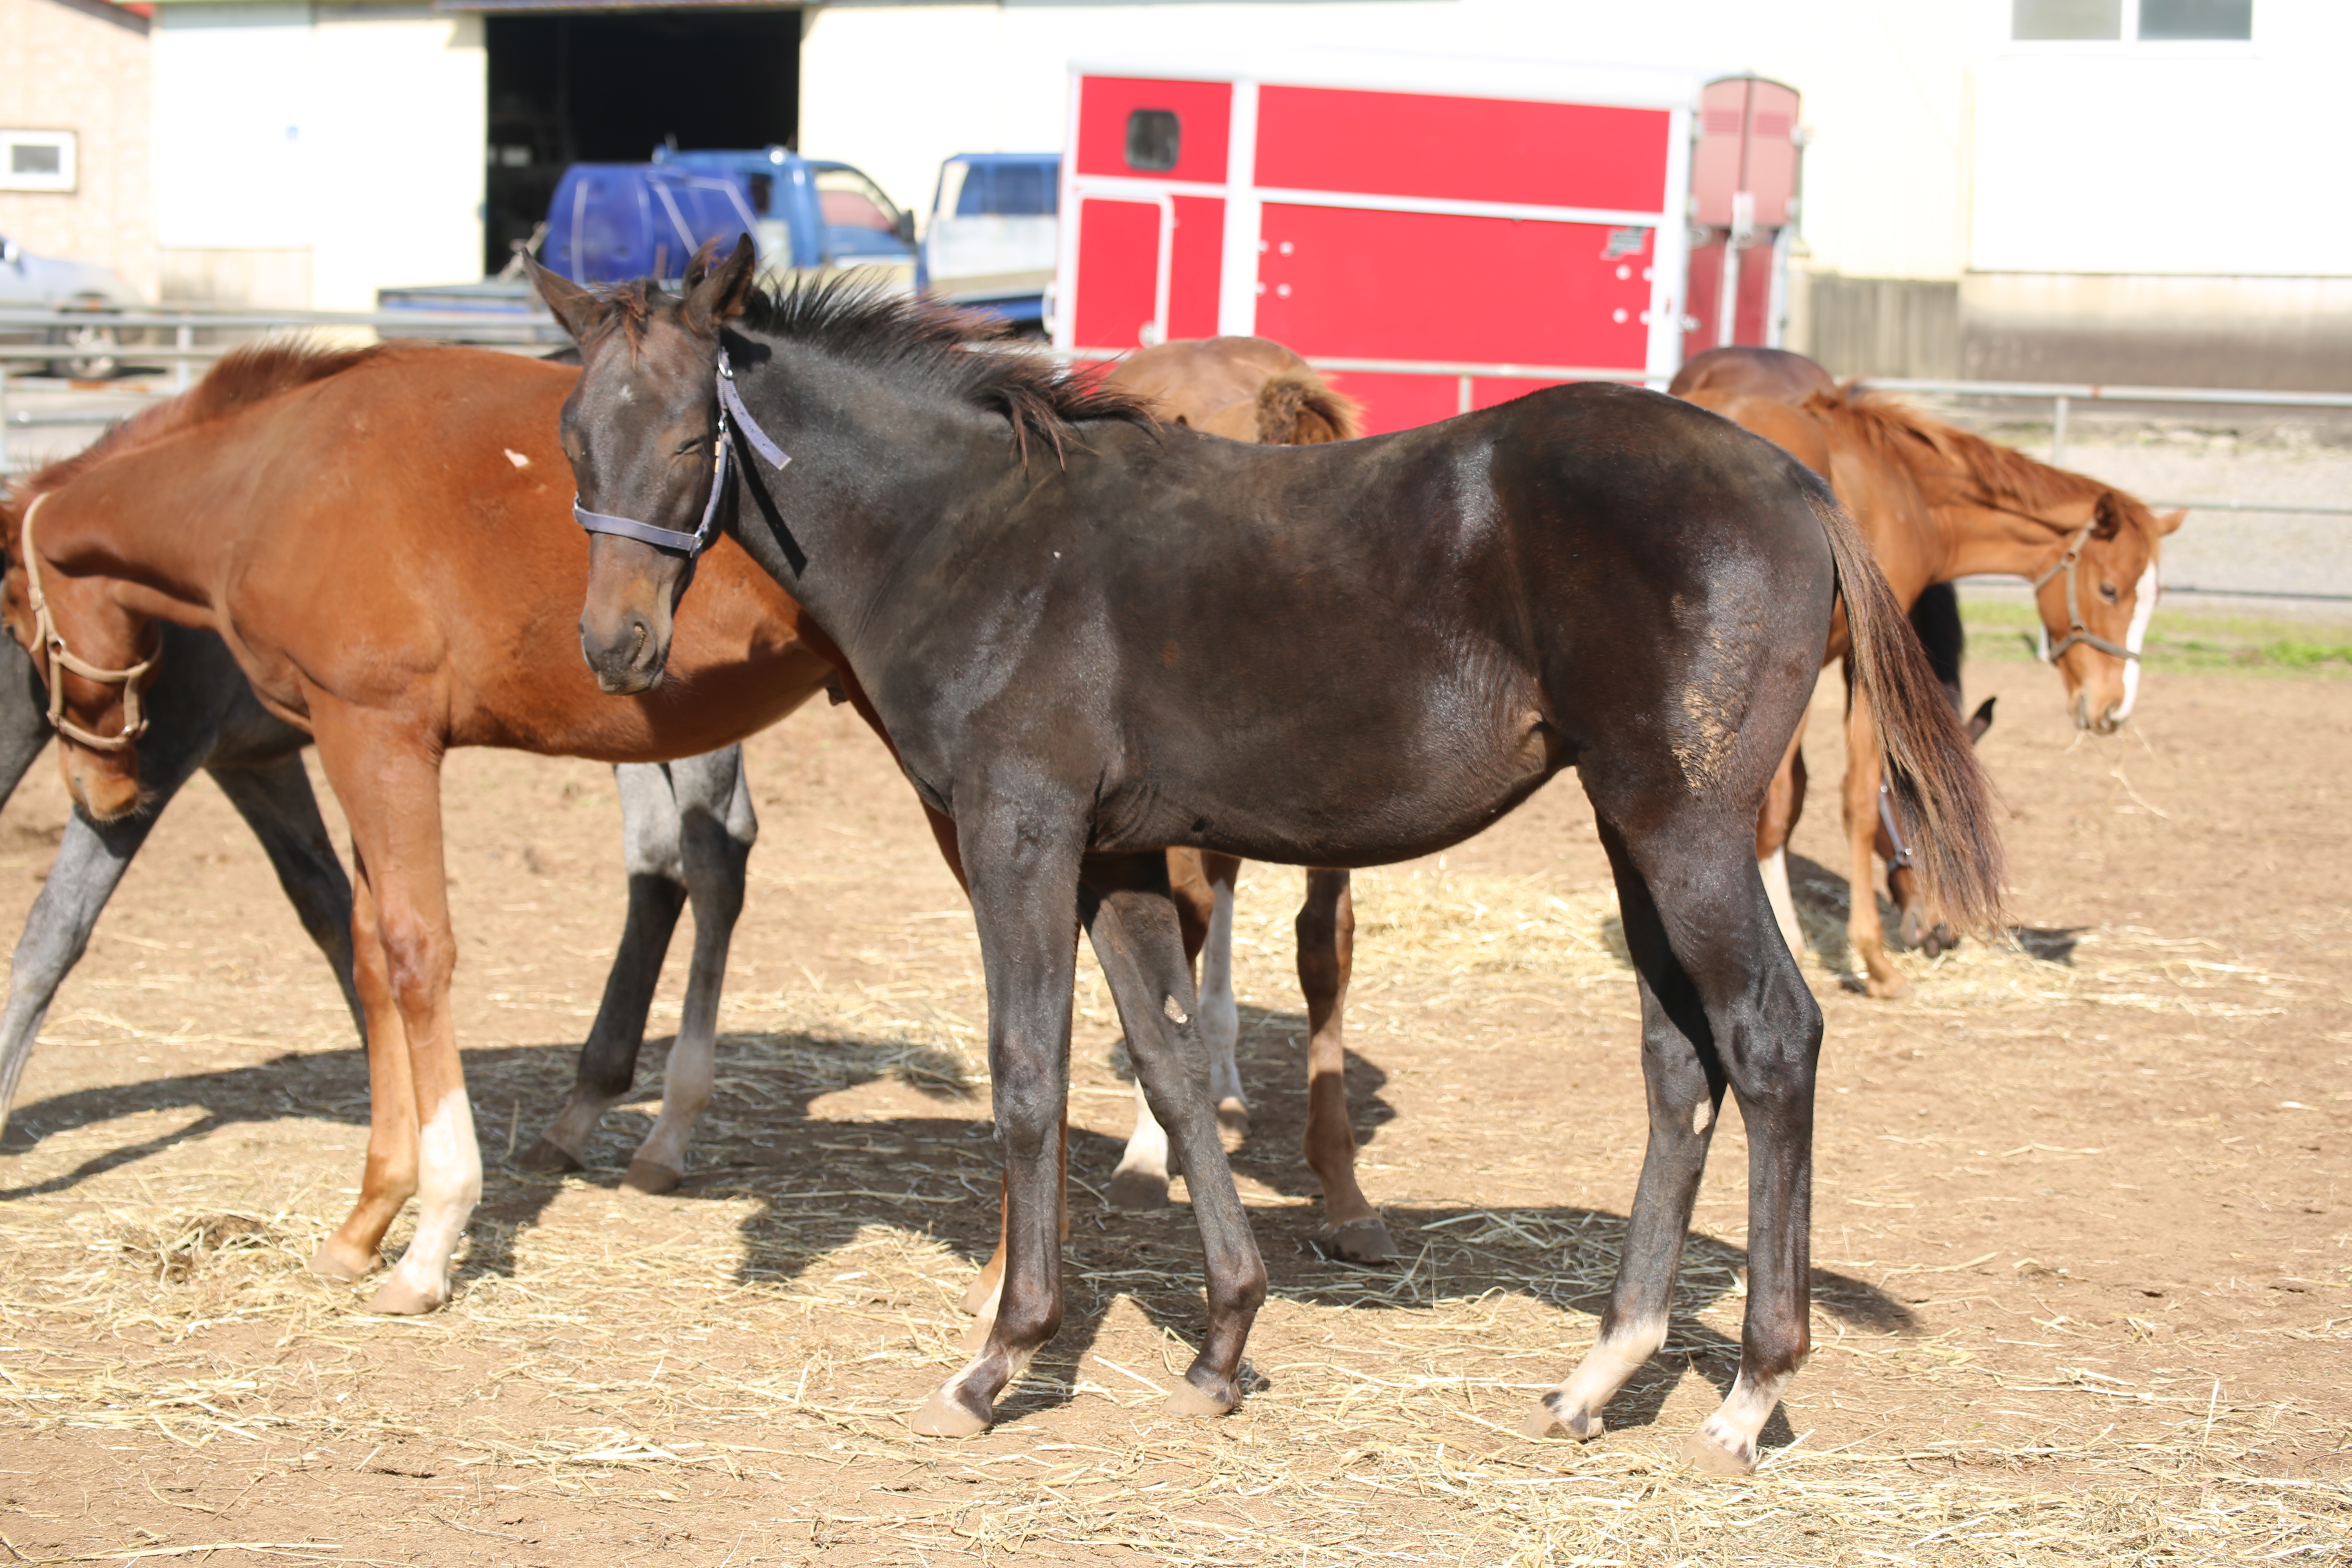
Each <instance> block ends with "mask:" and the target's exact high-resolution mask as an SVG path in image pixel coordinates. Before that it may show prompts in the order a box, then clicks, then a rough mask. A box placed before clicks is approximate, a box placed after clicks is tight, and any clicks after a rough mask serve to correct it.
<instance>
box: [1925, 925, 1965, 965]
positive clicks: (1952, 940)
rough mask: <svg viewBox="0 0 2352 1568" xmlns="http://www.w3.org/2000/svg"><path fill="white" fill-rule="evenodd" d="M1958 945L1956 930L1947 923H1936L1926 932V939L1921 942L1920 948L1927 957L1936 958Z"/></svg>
mask: <svg viewBox="0 0 2352 1568" xmlns="http://www.w3.org/2000/svg"><path fill="white" fill-rule="evenodd" d="M1959 945H1960V939H1959V935H1958V932H1956V931H1953V930H1952V928H1951V927H1949V926H1948V925H1937V927H1936V928H1935V929H1934V930H1933V931H1929V932H1928V933H1927V941H1926V942H1924V943H1922V944H1921V949H1920V950H1921V951H1922V952H1925V953H1927V956H1928V957H1930V958H1936V957H1939V956H1941V955H1942V954H1944V953H1947V952H1951V951H1952V950H1953V949H1954V948H1957V947H1958V946H1959Z"/></svg>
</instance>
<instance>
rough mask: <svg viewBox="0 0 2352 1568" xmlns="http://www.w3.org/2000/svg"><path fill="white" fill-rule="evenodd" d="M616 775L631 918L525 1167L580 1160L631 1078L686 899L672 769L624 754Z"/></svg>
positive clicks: (566, 1167) (551, 1167) (564, 1167)
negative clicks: (562, 1093)
mask: <svg viewBox="0 0 2352 1568" xmlns="http://www.w3.org/2000/svg"><path fill="white" fill-rule="evenodd" d="M613 781H614V783H615V784H618V785H619V786H620V790H621V848H622V858H623V862H624V864H625V866H626V867H627V868H628V875H629V911H628V917H627V919H626V920H625V921H624V922H623V924H622V927H621V945H620V948H619V949H618V951H616V952H614V954H613V968H612V971H611V973H608V974H607V975H605V977H604V1001H603V1003H602V1004H601V1005H598V1007H597V1009H596V1021H595V1023H594V1024H593V1025H591V1026H589V1029H588V1038H587V1040H586V1042H585V1043H583V1045H582V1046H581V1047H580V1062H579V1066H578V1067H577V1068H575V1069H574V1072H573V1077H572V1095H571V1098H570V1099H568V1100H565V1101H564V1102H563V1109H562V1110H559V1111H557V1112H556V1113H555V1120H554V1121H551V1122H550V1123H549V1124H548V1128H547V1131H546V1132H544V1133H543V1134H541V1137H540V1139H539V1142H536V1143H533V1144H532V1145H531V1146H530V1149H529V1150H527V1151H525V1152H524V1153H523V1155H522V1158H521V1160H520V1162H519V1163H520V1164H521V1165H522V1167H523V1168H524V1169H525V1170H530V1171H577V1170H579V1169H581V1167H582V1166H583V1164H585V1163H586V1162H587V1156H588V1142H589V1140H590V1139H592V1138H593V1137H594V1136H595V1135H596V1124H597V1123H598V1122H599V1121H603V1120H604V1113H605V1112H606V1111H608V1110H612V1109H613V1107H614V1106H615V1105H618V1104H619V1103H620V1102H621V1100H622V1097H624V1096H625V1095H626V1094H627V1093H628V1092H629V1088H630V1086H631V1085H632V1084H634V1083H635V1082H636V1078H637V1052H638V1051H639V1049H640V1048H642V1047H643V1046H644V1045H645V1039H646V1015H647V1014H648V1013H650V1012H651V1011H652V1010H653V1005H654V988H655V986H656V985H657V984H660V982H661V972H662V961H663V960H664V959H665V958H667V956H668V955H669V940H670V937H671V936H672V935H673V934H674V933H675V932H676V931H677V917H678V915H679V914H680V913H681V912H682V911H683V910H685V908H686V900H687V881H686V858H685V851H684V849H683V848H682V847H681V846H680V842H679V829H678V806H677V794H676V792H675V791H674V789H673V788H672V786H671V783H670V773H669V769H668V768H667V767H666V766H664V765H662V764H660V763H623V764H621V765H620V766H618V767H615V768H614V770H613Z"/></svg>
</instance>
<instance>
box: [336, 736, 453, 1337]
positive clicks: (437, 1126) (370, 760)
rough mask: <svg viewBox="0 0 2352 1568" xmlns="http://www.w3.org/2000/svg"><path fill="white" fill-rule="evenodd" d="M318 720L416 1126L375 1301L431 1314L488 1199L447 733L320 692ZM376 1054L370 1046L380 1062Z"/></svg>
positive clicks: (381, 1308)
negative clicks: (408, 1176)
mask: <svg viewBox="0 0 2352 1568" xmlns="http://www.w3.org/2000/svg"><path fill="white" fill-rule="evenodd" d="M311 718H312V722H313V724H314V726H315V727H316V732H317V736H318V742H319V758H320V762H322V763H325V764H326V769H327V776H328V777H329V778H330V779H331V780H332V781H333V783H334V786H335V795H336V797H337V798H338V799H340V800H341V802H342V804H343V812H344V815H345V816H347V817H348V818H349V819H350V821H351V825H352V842H353V843H354V844H355V845H356V846H357V847H358V853H357V856H356V858H357V859H358V861H359V863H360V867H361V879H362V883H363V884H364V887H365V893H366V897H365V899H364V900H354V902H355V904H356V903H359V902H366V903H369V904H372V905H373V909H374V911H375V929H376V937H377V940H378V942H380V943H381V944H382V952H383V973H384V978H385V981H386V982H387V983H388V986H389V989H390V992H391V997H392V1003H393V1005H394V1008H395V1009H396V1010H397V1012H398V1015H399V1017H400V1023H401V1030H402V1031H404V1034H405V1040H404V1044H405V1045H406V1047H407V1050H406V1056H407V1066H408V1075H409V1081H410V1088H411V1098H410V1106H411V1110H410V1114H411V1115H412V1116H413V1117H414V1118H415V1128H416V1134H415V1156H414V1157H415V1162H416V1167H415V1168H416V1197H417V1218H416V1234H415V1236H414V1237H412V1238H411V1239H410V1241H409V1244H408V1250H407V1251H406V1252H405V1253H404V1254H403V1255H402V1257H401V1259H400V1261H399V1262H398V1263H397V1264H396V1265H394V1268H393V1270H392V1273H391V1275H390V1277H389V1278H387V1279H385V1280H384V1282H383V1285H382V1286H381V1287H380V1288H379V1289H377V1290H376V1293H375V1298H374V1300H372V1301H371V1302H369V1304H368V1306H369V1310H371V1311H376V1312H400V1313H412V1312H429V1311H431V1310H433V1309H435V1308H436V1307H438V1306H440V1305H441V1304H442V1303H443V1302H444V1301H446V1300H448V1299H449V1260H450V1255H451V1254H452V1253H453V1252H454V1251H455V1250H456V1248H457V1241H458V1238H459V1237H461V1236H463V1235H464V1234H465V1229H466V1222H467V1219H468V1218H469V1217H470V1216H471V1215H472V1214H473V1212H474V1205H476V1204H477V1203H478V1202H479V1201H480V1200H481V1195H482V1151H481V1147H480V1145H479V1144H478V1142H476V1140H475V1137H474V1111H473V1107H472V1105H471V1104H470V1103H469V1102H468V1101H467V1098H466V1077H465V1069H464V1068H463V1066H462V1065H461V1064H460V1063H459V1061H458V1058H457V1033H456V1029H455V1026H454V1024H453V1022H452V1019H451V1017H450V1011H449V979H450V976H451V974H452V973H454V972H455V970H456V968H457V941H456V938H455V937H454V935H453V934H452V933H451V931H450V929H449V901H448V884H447V882H446V872H445V871H444V869H443V862H442V840H441V751H440V747H439V745H438V744H437V737H436V736H435V735H433V734H432V733H431V732H430V731H425V730H424V729H422V728H421V727H419V726H416V725H415V724H414V723H412V722H411V721H408V720H407V718H406V716H405V715H400V714H391V713H379V712H373V711H369V710H359V709H352V708H348V707H345V706H344V705H342V704H341V703H337V702H334V701H332V700H319V699H316V698H314V699H313V701H312V706H311ZM354 934H355V935H356V934H357V933H356V932H354ZM363 994H364V993H363ZM371 1023H373V1019H371ZM374 1034H375V1032H374V1030H373V1028H371V1029H370V1031H369V1037H370V1040H371V1043H373V1039H374ZM400 1039H401V1036H400V1032H394V1041H395V1042H396V1043H397V1042H400ZM376 1054H377V1053H376V1052H375V1051H373V1049H371V1051H370V1052H369V1056H370V1059H371V1063H373V1058H374V1057H375V1056H376ZM371 1077H372V1078H373V1074H371Z"/></svg>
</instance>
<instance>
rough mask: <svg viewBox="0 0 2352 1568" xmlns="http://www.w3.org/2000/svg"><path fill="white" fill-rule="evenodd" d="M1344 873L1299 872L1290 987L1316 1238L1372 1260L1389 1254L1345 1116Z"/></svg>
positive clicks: (1349, 943) (1347, 911)
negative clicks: (1318, 1198)
mask: <svg viewBox="0 0 2352 1568" xmlns="http://www.w3.org/2000/svg"><path fill="white" fill-rule="evenodd" d="M1350 888H1351V883H1350V881H1349V876H1348V873H1347V872H1345V871H1309V872H1307V901H1306V902H1305V903H1304V904H1302V905H1300V906H1299V910H1298V919H1297V922H1296V925H1295V928H1294V929H1295V930H1296V931H1297V935H1298V988H1299V990H1300V991H1301V992H1303V993H1304V994H1306V997H1307V1137H1306V1141H1305V1142H1306V1154H1307V1169H1308V1170H1310V1171H1312V1172H1314V1173H1315V1179H1316V1181H1317V1182H1318V1183H1320V1184H1322V1188H1323V1236H1322V1242H1323V1245H1324V1247H1326V1248H1328V1250H1329V1251H1330V1252H1332V1253H1333V1254H1334V1255H1336V1256H1338V1257H1340V1258H1349V1259H1352V1260H1353V1261H1355V1262H1358V1263H1379V1262H1381V1261H1383V1260H1385V1259H1387V1258H1394V1257H1395V1256H1396V1255H1397V1247H1396V1242H1395V1241H1394V1240H1393V1239H1391V1237H1390V1236H1389V1227H1388V1226H1386V1225H1385V1224H1383V1223H1381V1215H1380V1211H1379V1210H1377V1209H1375V1208H1373V1207H1372V1205H1371V1200H1370V1199H1369V1198H1367V1197H1365V1196H1364V1191H1363V1189H1362V1188H1361V1187H1360V1186H1358V1185H1357V1184H1356V1124H1355V1121H1354V1119H1353V1118H1351V1117H1350V1116H1349V1114H1348V1077H1347V1074H1348V1042H1347V1037H1346V1034H1345V1032H1344V1025H1345V1022H1346V1018H1347V1009H1348V981H1349V976H1350V975H1352V974H1353V973H1354V972H1355V964H1356V901H1355V895H1354V894H1353V892H1351V891H1350Z"/></svg>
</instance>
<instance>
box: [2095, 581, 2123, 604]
mask: <svg viewBox="0 0 2352 1568" xmlns="http://www.w3.org/2000/svg"><path fill="white" fill-rule="evenodd" d="M2122 596H2123V595H2120V594H2117V593H2116V585H2115V584H2113V583H2102V584H2099V597H2101V598H2102V599H2105V601H2106V602H2107V603H2108V604H2110V605H2112V604H2115V603H2116V601H2117V600H2119V599H2120V598H2122Z"/></svg>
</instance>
